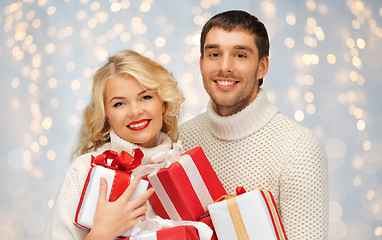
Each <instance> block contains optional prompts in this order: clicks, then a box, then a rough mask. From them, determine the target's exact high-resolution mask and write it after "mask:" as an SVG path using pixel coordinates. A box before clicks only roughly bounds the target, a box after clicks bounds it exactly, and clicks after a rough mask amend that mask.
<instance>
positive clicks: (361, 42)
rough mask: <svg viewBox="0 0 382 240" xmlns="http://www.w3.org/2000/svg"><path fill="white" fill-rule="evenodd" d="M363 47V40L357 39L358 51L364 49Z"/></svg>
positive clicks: (364, 44)
mask: <svg viewBox="0 0 382 240" xmlns="http://www.w3.org/2000/svg"><path fill="white" fill-rule="evenodd" d="M365 46H366V43H365V40H363V39H362V38H358V39H357V47H358V48H360V49H364V48H365Z"/></svg>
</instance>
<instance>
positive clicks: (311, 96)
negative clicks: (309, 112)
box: [304, 92, 314, 103]
mask: <svg viewBox="0 0 382 240" xmlns="http://www.w3.org/2000/svg"><path fill="white" fill-rule="evenodd" d="M304 97H305V101H306V102H308V103H311V102H313V101H314V94H313V93H312V92H306V93H305V96H304Z"/></svg>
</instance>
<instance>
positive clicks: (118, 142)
mask: <svg viewBox="0 0 382 240" xmlns="http://www.w3.org/2000/svg"><path fill="white" fill-rule="evenodd" d="M171 147H172V142H171V139H170V138H169V137H168V136H167V134H165V133H163V132H159V133H158V135H157V139H156V144H155V147H153V148H145V147H142V146H140V145H137V144H134V143H131V142H128V141H126V140H124V139H122V138H121V137H119V136H118V135H117V134H116V133H115V132H114V130H111V132H110V148H111V149H112V150H114V151H117V152H121V151H126V152H128V153H129V154H133V150H134V149H136V148H140V149H141V150H142V152H143V154H144V157H143V159H142V164H150V163H152V162H151V157H152V156H153V155H155V154H156V153H158V152H159V151H165V152H167V151H168V150H170V149H171Z"/></svg>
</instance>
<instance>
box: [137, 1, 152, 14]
mask: <svg viewBox="0 0 382 240" xmlns="http://www.w3.org/2000/svg"><path fill="white" fill-rule="evenodd" d="M139 9H140V10H141V12H148V11H150V9H151V5H150V3H148V2H143V3H142V4H141V6H140V8H139Z"/></svg>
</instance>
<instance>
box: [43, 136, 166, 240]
mask: <svg viewBox="0 0 382 240" xmlns="http://www.w3.org/2000/svg"><path fill="white" fill-rule="evenodd" d="M110 138H111V142H109V143H106V144H104V145H103V146H102V147H100V148H99V149H97V151H95V152H91V153H87V154H84V155H81V156H79V157H78V158H76V159H75V160H73V162H72V163H71V165H70V168H69V170H68V171H67V173H66V176H65V179H64V181H63V183H62V185H61V188H60V190H59V193H58V195H57V198H56V200H55V202H54V206H53V208H52V211H51V214H50V216H49V220H48V224H47V226H46V230H45V237H44V239H46V240H58V239H62V240H69V239H75V240H79V239H84V238H85V237H86V235H87V234H88V232H89V231H88V230H86V229H83V228H80V227H78V226H76V225H75V224H74V223H73V219H74V215H75V212H76V209H77V205H78V201H79V199H80V196H81V193H82V188H83V186H84V182H85V179H86V176H87V174H88V171H89V169H90V161H91V155H93V156H97V155H99V154H101V153H103V152H104V151H105V150H114V151H117V152H121V151H122V150H123V151H126V152H128V153H130V154H132V150H133V149H135V148H138V147H139V148H140V149H141V150H142V151H143V153H144V158H143V160H142V164H149V163H151V162H150V161H151V156H153V155H154V154H156V153H157V152H159V151H160V150H163V151H168V150H169V149H171V147H172V143H171V140H170V138H169V137H168V136H167V135H166V134H164V133H160V134H158V137H157V146H156V147H154V148H142V147H140V146H138V145H135V144H132V143H130V142H127V141H125V140H123V139H122V138H120V137H119V136H117V134H115V133H114V132H113V131H112V132H111V133H110Z"/></svg>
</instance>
